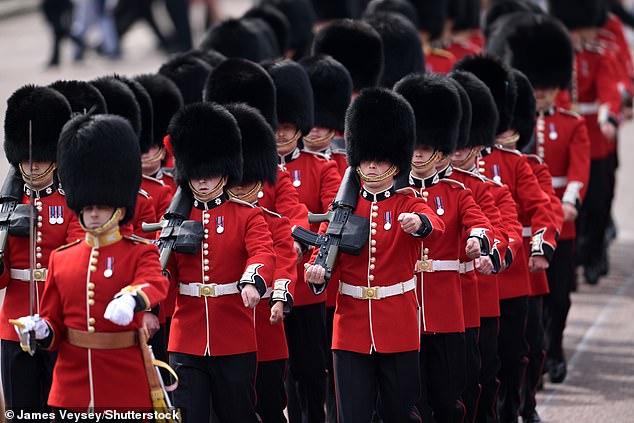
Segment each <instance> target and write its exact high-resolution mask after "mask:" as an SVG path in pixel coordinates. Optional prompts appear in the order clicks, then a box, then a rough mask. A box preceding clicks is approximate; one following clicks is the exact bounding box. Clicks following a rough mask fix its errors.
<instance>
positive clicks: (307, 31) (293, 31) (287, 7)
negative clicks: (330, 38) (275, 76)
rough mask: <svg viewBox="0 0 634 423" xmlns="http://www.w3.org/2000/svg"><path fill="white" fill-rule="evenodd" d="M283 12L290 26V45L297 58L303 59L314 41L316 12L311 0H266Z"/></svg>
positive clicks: (265, 1) (266, 2)
mask: <svg viewBox="0 0 634 423" xmlns="http://www.w3.org/2000/svg"><path fill="white" fill-rule="evenodd" d="M263 4H269V5H271V6H274V7H275V8H277V9H278V10H279V11H280V12H282V13H283V14H284V15H285V16H286V19H288V23H289V24H290V45H289V47H290V48H291V49H292V50H293V51H294V52H295V55H294V57H295V58H301V57H303V56H304V55H305V54H307V53H308V51H309V50H310V44H311V42H312V41H313V26H314V25H315V20H316V17H315V11H314V10H313V7H312V4H311V3H310V1H309V0H264V2H263Z"/></svg>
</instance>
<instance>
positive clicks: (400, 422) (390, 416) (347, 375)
mask: <svg viewBox="0 0 634 423" xmlns="http://www.w3.org/2000/svg"><path fill="white" fill-rule="evenodd" d="M333 356H334V363H333V364H334V369H335V384H336V387H337V389H336V390H337V412H338V415H339V423H370V422H371V421H372V415H373V413H374V410H375V407H377V404H378V412H379V415H380V416H381V419H382V420H383V422H384V423H406V422H412V423H414V422H416V423H420V422H421V418H420V415H419V414H418V410H416V402H417V401H418V398H419V395H420V378H419V376H418V373H419V372H418V351H409V352H402V353H394V354H380V353H372V354H359V353H354V352H350V351H341V350H334V351H333ZM379 397H380V401H377V400H378V398H379Z"/></svg>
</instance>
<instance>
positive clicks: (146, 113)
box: [114, 75, 154, 151]
mask: <svg viewBox="0 0 634 423" xmlns="http://www.w3.org/2000/svg"><path fill="white" fill-rule="evenodd" d="M114 77H115V78H116V79H118V80H120V81H121V82H123V83H124V84H126V85H127V86H128V88H130V90H132V93H134V97H135V98H136V101H137V103H139V108H140V110H141V135H139V146H140V147H141V151H147V150H149V149H150V147H151V146H152V140H153V139H154V108H153V106H152V99H151V98H150V94H148V92H147V90H146V89H145V88H143V85H141V84H139V83H138V82H137V81H134V80H132V79H129V78H126V77H123V76H120V75H115V76H114Z"/></svg>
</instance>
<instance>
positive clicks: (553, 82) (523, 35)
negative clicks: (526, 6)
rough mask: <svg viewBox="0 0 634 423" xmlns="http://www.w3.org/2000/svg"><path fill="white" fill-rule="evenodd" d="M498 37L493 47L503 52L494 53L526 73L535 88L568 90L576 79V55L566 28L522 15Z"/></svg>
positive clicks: (553, 21)
mask: <svg viewBox="0 0 634 423" xmlns="http://www.w3.org/2000/svg"><path fill="white" fill-rule="evenodd" d="M504 26H505V28H504V30H502V29H500V30H499V31H496V32H495V33H494V36H495V37H501V38H503V39H502V40H498V41H497V42H495V43H493V44H494V45H496V46H500V47H502V51H490V50H489V52H490V53H493V54H496V55H497V56H499V57H501V58H502V59H503V60H504V61H505V62H506V63H507V64H508V65H509V66H510V67H513V68H516V69H519V70H520V71H522V72H523V73H524V74H525V75H526V76H527V77H528V79H529V80H530V81H531V83H532V84H533V86H534V87H535V88H560V89H567V88H568V86H569V84H570V80H571V78H572V66H573V61H574V51H573V47H572V41H571V40H570V36H569V35H568V31H567V30H566V28H565V27H564V26H563V25H562V24H561V23H560V22H559V21H557V20H556V19H554V18H552V17H550V16H548V15H535V14H532V13H521V14H517V15H515V16H513V18H512V19H510V20H509V21H508V22H505V24H504Z"/></svg>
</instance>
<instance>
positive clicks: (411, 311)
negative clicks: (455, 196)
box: [311, 188, 444, 354]
mask: <svg viewBox="0 0 634 423" xmlns="http://www.w3.org/2000/svg"><path fill="white" fill-rule="evenodd" d="M401 213H420V214H424V215H425V216H427V219H428V221H429V222H430V223H431V227H432V232H431V233H430V235H429V236H428V237H427V238H426V239H428V240H430V239H432V238H439V237H440V236H441V235H442V234H443V232H444V224H443V222H442V220H440V219H439V218H438V216H437V215H436V213H434V212H432V210H431V209H430V208H429V207H428V206H427V204H426V203H425V201H423V200H422V199H420V198H415V197H413V196H408V195H404V194H398V193H394V190H393V189H392V188H390V189H389V190H387V191H383V192H381V193H377V194H371V193H369V192H367V191H365V190H362V195H361V197H360V198H359V203H358V204H357V207H356V209H355V211H354V214H355V215H358V216H364V217H366V218H367V219H368V220H369V221H370V227H371V229H370V231H371V232H370V237H369V238H370V239H369V240H368V243H367V245H366V246H365V248H364V249H363V251H362V252H361V254H360V255H359V256H352V255H349V254H343V253H342V254H341V255H340V256H339V258H338V261H337V263H336V270H335V271H334V272H333V278H332V280H331V281H330V283H337V281H338V280H339V281H344V282H346V283H348V284H351V285H355V286H363V287H377V286H391V285H394V284H398V283H399V282H406V281H408V280H410V279H412V278H413V277H414V266H415V265H416V262H417V260H418V259H419V258H420V251H421V240H420V238H419V237H415V236H412V235H410V234H407V233H406V232H404V231H403V230H402V229H401V227H400V225H399V223H398V222H397V219H398V216H399V215H400V214H401ZM388 219H389V220H390V221H391V222H392V223H391V226H386V225H385V223H387V222H388ZM377 221H378V223H377ZM372 223H377V225H372ZM373 226H374V227H373ZM386 227H387V228H388V229H386ZM325 230H326V225H322V226H321V228H320V231H321V232H322V233H323V232H325ZM315 255H316V253H314V254H313V259H314V257H315ZM311 261H312V260H311ZM335 275H336V276H338V278H336V277H335ZM419 347H420V331H419V312H418V301H417V298H416V294H415V292H414V291H409V292H406V293H404V294H400V295H395V296H392V297H387V298H383V299H380V300H370V299H368V300H362V299H357V298H353V297H350V296H347V295H343V294H341V293H339V295H337V307H336V309H335V319H334V323H333V340H332V348H333V349H337V350H345V351H352V352H357V353H361V354H370V353H372V352H373V351H376V352H379V353H396V352H405V351H416V350H418V349H419Z"/></svg>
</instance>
